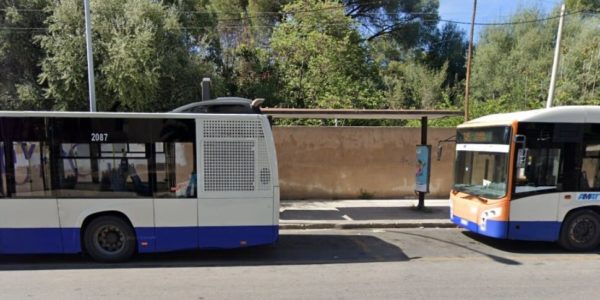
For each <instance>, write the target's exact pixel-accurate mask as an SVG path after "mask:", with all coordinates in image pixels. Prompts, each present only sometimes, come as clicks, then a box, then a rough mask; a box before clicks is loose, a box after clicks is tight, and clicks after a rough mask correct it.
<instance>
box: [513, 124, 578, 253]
mask: <svg viewBox="0 0 600 300" xmlns="http://www.w3.org/2000/svg"><path fill="white" fill-rule="evenodd" d="M570 125H573V124H540V123H532V124H523V125H522V126H521V125H520V128H519V130H520V131H521V130H523V131H525V132H528V134H527V143H526V144H527V146H526V148H527V157H526V159H525V161H524V163H523V165H522V166H520V168H515V169H516V182H515V191H514V194H513V199H512V201H511V204H510V226H509V238H514V239H521V240H539V241H544V240H545V241H556V240H558V237H559V233H560V225H561V223H560V221H559V220H558V211H559V206H560V203H561V201H562V199H563V197H565V196H566V195H570V193H571V192H573V191H577V190H578V189H579V188H580V187H579V184H580V182H584V181H583V180H582V179H581V176H582V172H581V136H582V134H581V131H580V130H579V127H577V126H570ZM521 147H522V145H521Z"/></svg>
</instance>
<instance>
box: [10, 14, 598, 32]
mask: <svg viewBox="0 0 600 300" xmlns="http://www.w3.org/2000/svg"><path fill="white" fill-rule="evenodd" d="M578 14H592V15H598V14H600V12H598V11H589V10H580V11H575V12H571V13H565V16H568V15H578ZM383 15H385V14H383ZM388 15H389V14H388ZM558 18H560V16H550V17H545V18H539V19H533V20H525V21H516V22H493V23H481V22H475V23H474V25H476V26H511V25H520V24H532V23H539V22H544V21H548V20H553V19H558ZM249 19H250V17H244V18H236V19H217V21H220V22H225V21H244V20H249ZM437 21H438V22H443V23H453V24H459V25H470V24H471V23H470V22H463V21H455V20H446V19H438V20H437ZM346 24H347V23H345V22H339V23H321V24H320V25H325V26H338V25H346ZM278 25H279V24H266V25H256V24H246V25H241V24H240V25H226V26H219V28H223V29H237V28H249V27H251V28H272V27H276V26H278ZM213 27H214V26H211V25H206V26H189V27H180V29H184V30H185V29H206V28H213ZM0 30H15V31H17V30H39V31H47V30H48V28H44V27H0Z"/></svg>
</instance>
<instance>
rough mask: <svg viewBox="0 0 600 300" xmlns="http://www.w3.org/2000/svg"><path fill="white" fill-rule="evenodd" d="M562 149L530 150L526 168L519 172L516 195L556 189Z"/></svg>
mask: <svg viewBox="0 0 600 300" xmlns="http://www.w3.org/2000/svg"><path fill="white" fill-rule="evenodd" d="M560 154H561V149H558V148H530V149H529V153H528V156H527V162H526V166H525V168H521V169H519V170H518V175H517V184H516V188H515V192H516V193H525V192H535V191H542V190H548V189H556V188H557V184H558V178H559V170H560Z"/></svg>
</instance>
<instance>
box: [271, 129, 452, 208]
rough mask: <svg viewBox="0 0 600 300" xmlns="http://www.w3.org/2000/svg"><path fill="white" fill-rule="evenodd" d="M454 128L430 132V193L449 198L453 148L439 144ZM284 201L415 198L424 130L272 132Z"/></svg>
mask: <svg viewBox="0 0 600 300" xmlns="http://www.w3.org/2000/svg"><path fill="white" fill-rule="evenodd" d="M454 134H455V129H453V128H430V129H429V131H428V144H430V145H432V165H431V174H432V175H431V176H432V177H431V182H430V186H429V188H430V193H429V194H428V195H427V197H431V198H433V197H439V198H447V197H448V193H449V191H450V185H451V182H452V177H453V171H452V165H453V161H454V143H445V144H444V153H443V156H442V160H441V161H437V160H436V159H435V156H436V155H435V148H436V146H437V142H438V141H439V140H442V139H446V138H448V137H450V136H453V135H454ZM273 135H274V138H275V145H276V148H277V158H278V163H279V180H280V186H281V198H282V199H355V198H358V197H359V196H360V194H361V190H362V191H364V192H366V193H370V194H373V197H374V198H379V199H383V198H414V197H415V194H414V185H415V167H416V165H415V160H416V154H415V146H416V145H417V144H419V143H420V142H421V130H420V128H397V127H274V128H273Z"/></svg>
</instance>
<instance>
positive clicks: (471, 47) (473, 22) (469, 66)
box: [464, 0, 477, 122]
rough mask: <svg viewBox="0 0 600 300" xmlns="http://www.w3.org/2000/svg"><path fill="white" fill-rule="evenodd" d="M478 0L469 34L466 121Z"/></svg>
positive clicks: (474, 3) (466, 119) (474, 5)
mask: <svg viewBox="0 0 600 300" xmlns="http://www.w3.org/2000/svg"><path fill="white" fill-rule="evenodd" d="M476 11H477V0H473V16H472V17H471V34H470V36H469V52H468V53H467V78H466V80H465V104H464V106H465V122H466V121H468V120H469V84H470V82H471V56H473V31H474V30H475V12H476Z"/></svg>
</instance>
